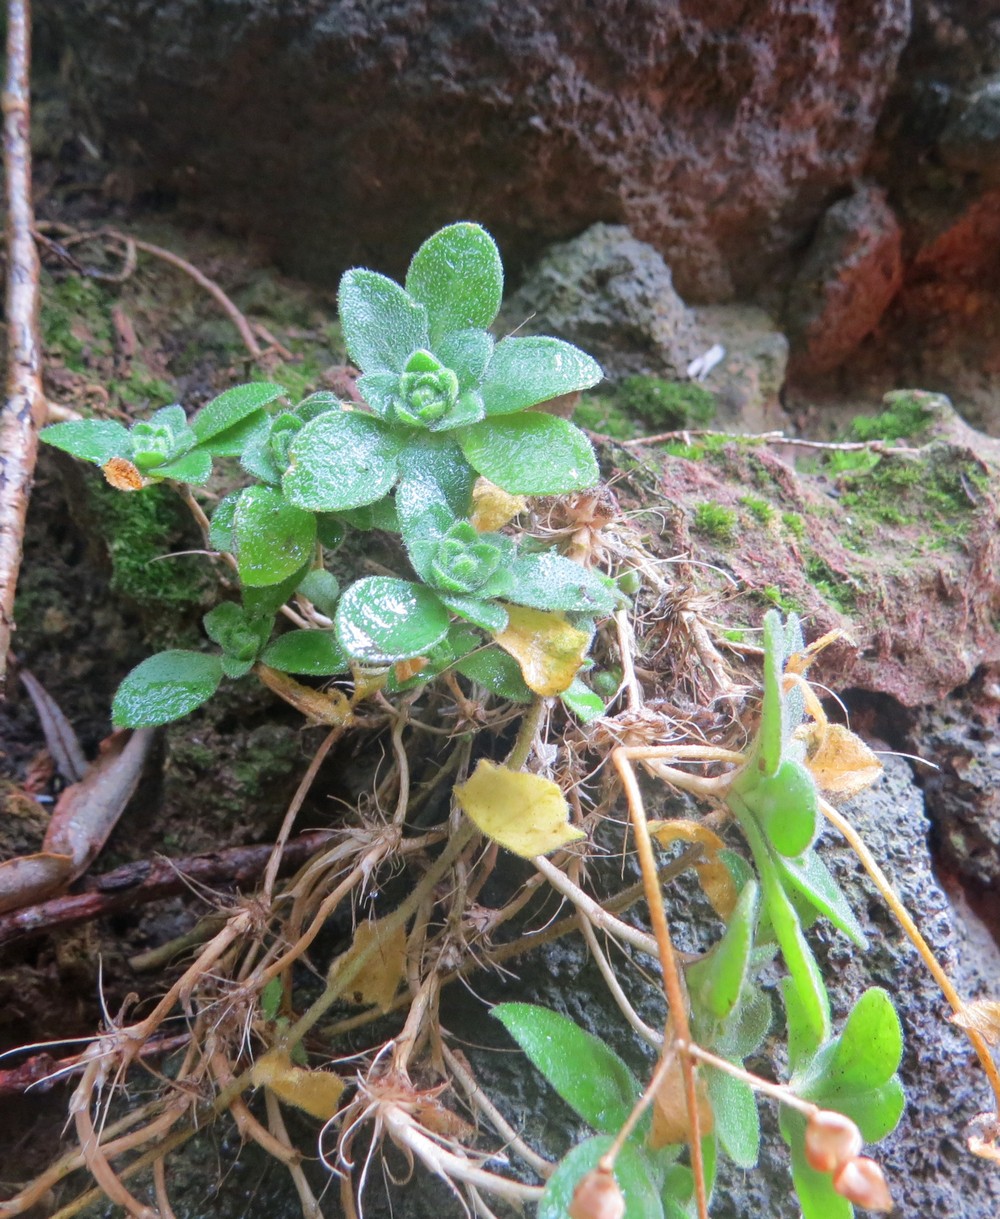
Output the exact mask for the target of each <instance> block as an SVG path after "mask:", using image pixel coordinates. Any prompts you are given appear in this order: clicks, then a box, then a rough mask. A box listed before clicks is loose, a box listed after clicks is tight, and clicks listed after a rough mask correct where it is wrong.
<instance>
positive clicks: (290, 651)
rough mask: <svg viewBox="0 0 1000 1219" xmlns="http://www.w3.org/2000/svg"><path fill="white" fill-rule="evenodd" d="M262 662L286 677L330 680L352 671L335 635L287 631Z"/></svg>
mask: <svg viewBox="0 0 1000 1219" xmlns="http://www.w3.org/2000/svg"><path fill="white" fill-rule="evenodd" d="M261 660H262V661H263V662H264V664H266V665H270V667H271V668H272V669H279V670H280V671H281V672H282V673H307V674H311V675H312V676H314V677H328V676H330V675H332V674H334V673H347V672H349V670H350V667H351V663H350V657H349V656H348V655H347V652H346V651H345V650H344V648H343V646H342V645H341V643H340V640H339V639H338V638H337V636H336V634H335V632H334V631H317V630H302V631H287V632H286V633H285V634H284V635H279V636H278V638H277V639H275V641H274V642H273V643H272V644H270V645H269V646H268V647H267V648H266V649H265V651H264V655H263V656H262V657H261Z"/></svg>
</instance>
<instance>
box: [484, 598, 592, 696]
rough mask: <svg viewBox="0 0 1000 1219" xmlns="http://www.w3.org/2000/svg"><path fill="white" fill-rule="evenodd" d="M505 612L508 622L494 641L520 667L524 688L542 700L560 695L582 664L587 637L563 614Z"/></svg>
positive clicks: (521, 610) (520, 607) (521, 608)
mask: <svg viewBox="0 0 1000 1219" xmlns="http://www.w3.org/2000/svg"><path fill="white" fill-rule="evenodd" d="M504 609H506V611H507V614H508V616H509V619H510V620H509V622H508V623H507V629H506V630H504V631H501V632H500V634H499V635H497V636H496V641H497V643H498V644H499V645H500V646H501V647H502V648H503V650H504V651H505V652H509V653H510V655H511V656H513V657H514V659H515V660H516V661H517V663H518V664H519V665H520V666H521V675H522V677H523V678H524V684H525V685H526V686H527V687H528V689H529V690H534V692H535V693H536V694H541V695H542V696H543V697H545V698H548V697H550V696H551V695H553V694H562V692H563V690H565V689H567V688H568V686H569V685H570V683H571V682H572V680H573V678H574V677H576V674H577V672H578V670H579V668H580V666H581V665H582V664H583V661H584V658H585V657H586V655H587V648H588V647H589V646H590V635H589V634H588V633H587V632H586V631H578V630H577V629H576V627H575V626H570V624H569V623H568V622H567V621H566V619H565V618H564V617H563V616H562V614H553V613H550V612H549V611H548V610H537V609H527V608H525V606H523V605H505V606H504Z"/></svg>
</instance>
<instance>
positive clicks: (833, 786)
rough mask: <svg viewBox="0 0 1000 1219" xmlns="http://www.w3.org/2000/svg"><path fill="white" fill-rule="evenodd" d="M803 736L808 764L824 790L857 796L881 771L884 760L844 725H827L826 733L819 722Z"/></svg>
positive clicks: (835, 794) (846, 795) (818, 784)
mask: <svg viewBox="0 0 1000 1219" xmlns="http://www.w3.org/2000/svg"><path fill="white" fill-rule="evenodd" d="M802 735H803V737H804V739H805V742H806V747H807V749H808V750H809V756H808V757H807V758H806V766H808V768H809V771H810V773H811V774H812V777H813V778H814V779H815V780H816V786H817V787H818V788H819V789H820V791H822V792H827V793H828V794H829V795H831V796H844V797H849V796H856V795H857V794H858V792H861V791H864V789H865V788H866V787H871V785H872V784H873V783H874V782H875V780H876V779H877V778H878V777H879V775H880V774H881V773H882V763H881V762H880V761H879V760H878V758H877V757H876V756H875V755H874V754H873V753H872V751H871V750H870V749H869V748H868V746H867V745H866V744H865V743H864V741H862V740H861V738H860V737H857V736H855V735H854V733H853V732H851V730H850V729H849V728H845V727H844V725H843V724H828V725H827V726H826V729H825V733H824V730H823V729H821V728H820V726H819V725H818V724H810V725H809V727H808V728H806V729H805V730H804V732H803V734H802Z"/></svg>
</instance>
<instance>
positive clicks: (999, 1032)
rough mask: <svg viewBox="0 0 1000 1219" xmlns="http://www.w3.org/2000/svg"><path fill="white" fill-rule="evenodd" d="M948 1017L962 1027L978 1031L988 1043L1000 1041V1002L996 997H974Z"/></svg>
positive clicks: (994, 1043)
mask: <svg viewBox="0 0 1000 1219" xmlns="http://www.w3.org/2000/svg"><path fill="white" fill-rule="evenodd" d="M948 1019H949V1020H950V1021H951V1023H952V1024H957V1025H958V1027H959V1028H960V1029H971V1030H972V1032H974V1033H978V1034H979V1035H980V1036H981V1037H982V1039H983V1040H984V1041H985V1042H986V1043H987V1045H996V1044H997V1042H1000V1003H998V1002H997V1000H996V999H973V1001H972V1002H971V1003H963V1004H962V1010H961V1011H960V1012H956V1013H955V1014H954V1015H953V1016H949V1017H948Z"/></svg>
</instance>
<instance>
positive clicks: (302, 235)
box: [35, 0, 910, 300]
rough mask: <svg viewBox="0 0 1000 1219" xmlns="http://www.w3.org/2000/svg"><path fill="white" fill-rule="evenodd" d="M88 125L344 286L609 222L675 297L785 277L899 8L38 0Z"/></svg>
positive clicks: (894, 53) (289, 262)
mask: <svg viewBox="0 0 1000 1219" xmlns="http://www.w3.org/2000/svg"><path fill="white" fill-rule="evenodd" d="M35 7H36V12H37V20H38V23H39V27H40V37H42V38H43V39H44V42H45V43H46V44H47V45H48V46H50V47H53V49H54V50H59V49H60V47H68V48H69V49H70V50H71V52H72V60H73V64H74V70H75V72H76V73H78V75H79V79H80V82H81V85H82V90H83V93H84V96H85V99H86V113H87V115H88V117H89V119H90V121H93V120H96V121H97V122H98V123H99V124H100V126H101V128H102V129H103V131H104V132H105V133H106V135H107V136H108V138H109V139H110V140H111V141H112V143H113V144H114V147H115V149H116V151H117V153H118V156H119V157H120V158H122V159H127V160H129V161H131V163H132V164H133V165H134V167H135V169H136V171H137V176H138V185H139V186H140V187H141V186H143V185H148V186H154V187H157V188H160V189H163V188H166V189H167V190H171V191H176V192H177V193H178V194H180V195H181V196H182V197H183V198H184V199H186V200H188V201H190V202H191V203H192V204H193V206H194V207H195V208H196V209H197V211H198V213H199V215H200V216H201V217H202V218H205V217H206V216H210V217H213V218H216V219H218V220H220V221H222V222H223V223H225V224H227V225H228V226H230V227H233V228H236V229H239V230H242V231H249V232H250V233H252V234H254V235H256V236H257V237H260V238H262V239H264V240H265V241H266V242H267V243H268V244H269V245H270V246H271V248H272V249H274V250H276V251H277V252H278V253H279V254H280V256H281V258H282V260H283V262H284V264H285V265H286V266H288V267H290V268H293V269H298V270H300V271H302V272H304V273H305V274H307V275H310V276H312V277H319V278H324V279H327V280H331V279H333V278H334V277H335V276H336V275H337V274H338V273H339V271H340V270H342V269H343V268H344V267H345V266H348V265H351V264H352V263H357V262H366V263H369V264H370V265H375V266H377V267H379V268H381V269H385V270H388V271H390V272H397V271H399V270H401V269H402V268H403V267H404V266H405V262H406V259H407V258H408V257H409V255H410V254H411V253H412V251H413V250H414V249H415V248H416V245H417V244H418V242H419V241H420V240H422V239H423V238H424V237H426V236H427V234H428V233H429V232H431V231H432V230H433V229H434V228H435V227H437V226H438V225H440V224H441V223H443V222H445V221H450V220H456V219H465V218H471V219H477V220H481V221H483V222H484V223H485V224H487V225H488V226H489V227H490V228H491V229H492V230H494V231H495V232H496V234H497V235H498V237H499V238H500V239H501V244H502V246H503V248H504V250H505V254H506V255H507V256H508V258H511V259H512V260H513V261H514V262H515V263H516V262H517V261H518V260H519V259H531V258H533V257H535V256H537V254H538V252H539V251H540V249H541V248H542V247H543V246H544V245H545V244H547V243H548V242H551V241H553V240H557V239H560V238H565V237H568V236H571V235H572V234H574V233H578V232H580V231H582V230H583V229H584V228H586V227H587V226H588V225H589V224H592V223H594V222H595V221H598V220H612V221H618V222H623V223H625V224H627V225H629V227H630V228H631V229H632V231H633V232H634V233H635V234H636V235H637V236H638V237H640V238H642V239H643V240H647V241H649V242H651V243H652V244H654V245H655V246H656V248H657V249H658V250H660V251H661V253H662V254H663V255H664V256H665V258H666V259H667V262H668V263H669V265H670V266H671V268H672V269H673V272H674V276H675V279H676V281H677V284H678V287H679V289H680V291H681V293H682V294H683V295H684V296H685V297H686V298H688V299H691V300H694V299H700V300H720V299H725V298H726V297H728V296H731V295H733V294H734V293H737V292H738V293H741V294H745V293H746V292H748V291H751V290H753V289H754V288H755V287H756V286H758V285H759V284H761V283H762V282H765V281H769V280H770V279H771V278H772V277H773V276H774V274H775V273H776V272H777V273H782V271H783V267H784V266H785V265H786V262H787V256H788V253H789V251H790V250H792V249H793V248H795V247H796V246H797V245H798V244H799V243H801V241H802V240H803V238H804V237H805V236H806V235H807V234H808V232H809V231H810V229H811V228H812V226H813V225H814V224H815V222H816V220H817V219H818V217H819V214H820V213H821V211H822V209H823V207H824V206H825V204H826V202H827V201H828V200H829V198H830V197H831V195H833V194H835V193H836V192H837V191H838V190H841V189H843V188H844V187H845V186H846V185H847V184H848V183H849V182H850V181H851V179H852V177H853V176H854V175H856V174H857V173H859V172H860V171H861V168H862V166H863V165H864V163H865V160H866V158H867V155H868V152H869V150H870V147H871V143H872V140H873V136H874V132H875V126H876V123H877V121H878V117H879V114H880V111H881V109H882V104H883V101H884V99H885V97H886V95H887V93H888V90H889V88H890V86H891V83H892V80H893V75H894V72H895V67H896V62H897V59H898V56H899V54H900V51H901V49H902V47H903V45H904V43H905V40H906V37H907V34H908V30H909V17H910V12H909V3H908V0H810V3H808V4H799V5H795V6H793V7H792V8H791V9H790V8H789V7H788V6H787V5H785V4H781V3H778V2H777V0H749V2H743V3H735V2H734V0H713V2H712V3H710V4H701V5H692V4H681V3H679V0H642V2H641V3H633V2H630V0H606V2H605V3H601V4H593V3H590V2H589V0H518V2H517V3H514V4H512V3H503V2H501V0H480V2H479V3H475V4H460V3H455V2H454V0H429V2H428V0H398V2H397V3H393V4H391V5H388V4H361V3H358V2H356V0H350V2H345V0H226V2H225V3H221V2H219V0H214V2H212V3H209V2H207V0H169V2H162V0H40V2H39V3H38V4H37V5H36V6H35Z"/></svg>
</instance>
